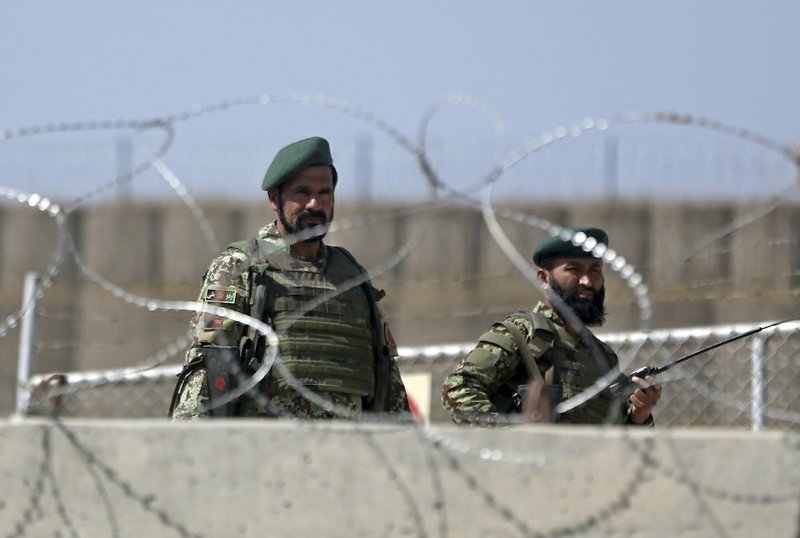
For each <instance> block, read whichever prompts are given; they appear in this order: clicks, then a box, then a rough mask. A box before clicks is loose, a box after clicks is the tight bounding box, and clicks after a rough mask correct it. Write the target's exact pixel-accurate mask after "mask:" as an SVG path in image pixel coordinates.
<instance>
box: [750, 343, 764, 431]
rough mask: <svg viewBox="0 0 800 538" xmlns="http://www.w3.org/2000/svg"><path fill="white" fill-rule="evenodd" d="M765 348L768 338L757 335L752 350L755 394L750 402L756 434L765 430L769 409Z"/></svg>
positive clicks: (751, 383)
mask: <svg viewBox="0 0 800 538" xmlns="http://www.w3.org/2000/svg"><path fill="white" fill-rule="evenodd" d="M765 348H766V338H764V336H763V335H761V334H757V335H755V336H754V337H753V340H752V349H751V352H750V368H751V381H750V386H751V389H752V392H753V396H752V401H751V402H750V413H751V417H752V418H751V420H752V430H753V431H754V432H760V431H763V430H764V411H765V410H766V407H767V402H766V400H767V390H766V385H765V379H766V375H765V372H764V358H765V357H764V355H765Z"/></svg>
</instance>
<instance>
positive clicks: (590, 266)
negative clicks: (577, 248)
mask: <svg viewBox="0 0 800 538" xmlns="http://www.w3.org/2000/svg"><path fill="white" fill-rule="evenodd" d="M538 274H539V279H540V280H541V282H542V287H543V288H544V289H545V290H546V291H547V293H548V294H553V293H554V294H556V295H558V296H559V297H560V298H561V299H563V300H564V303H566V305H567V306H568V307H569V308H571V309H572V310H573V312H574V313H575V315H576V316H578V319H580V320H581V321H582V322H583V323H586V324H587V325H600V324H602V323H603V321H604V320H605V305H604V303H605V296H606V288H605V277H604V275H603V262H602V261H600V260H598V259H596V258H556V259H555V260H553V261H552V265H551V268H550V270H549V271H548V270H544V269H540V270H539V273H538Z"/></svg>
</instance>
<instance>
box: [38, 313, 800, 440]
mask: <svg viewBox="0 0 800 538" xmlns="http://www.w3.org/2000/svg"><path fill="white" fill-rule="evenodd" d="M767 324H768V323H764V324H761V325H725V326H714V327H702V328H693V329H674V330H661V331H654V332H650V333H643V332H626V333H609V334H604V335H602V338H603V339H604V340H605V341H606V342H608V343H609V344H610V345H611V346H612V347H614V349H616V350H617V353H618V355H619V357H620V363H621V366H622V368H623V370H624V371H632V370H633V369H635V368H638V367H640V366H645V365H651V366H653V365H661V364H664V363H667V362H669V361H671V360H674V359H675V358H677V357H680V356H683V355H686V354H688V353H691V352H692V351H695V350H697V349H699V348H702V347H704V346H708V345H711V344H714V343H716V342H718V341H720V340H722V339H724V338H727V337H730V336H732V335H735V334H738V333H742V332H745V331H749V330H752V329H756V328H758V327H759V326H763V325H767ZM473 345H474V344H473V343H464V344H453V345H444V346H428V347H407V348H400V358H399V361H398V362H399V366H400V369H401V371H402V373H403V375H404V376H410V375H414V374H416V375H417V376H419V375H423V376H428V379H429V383H428V384H427V386H428V387H429V390H430V395H428V396H430V402H431V405H430V413H429V415H430V419H431V421H432V422H441V421H446V420H448V418H447V416H446V414H445V413H444V412H443V411H442V410H441V406H440V405H439V388H440V387H441V384H442V381H443V380H444V377H445V376H446V375H447V374H448V373H449V371H450V370H451V369H452V368H453V366H454V364H455V363H456V362H457V361H459V360H461V358H463V357H464V356H465V355H466V353H467V352H468V351H469V350H470V349H471V348H472V347H473ZM179 371H180V365H164V366H158V367H155V368H150V369H147V370H142V369H136V368H130V369H124V370H107V371H91V372H69V373H65V374H63V376H64V377H63V379H61V380H60V383H64V389H65V390H64V392H65V395H64V397H63V400H62V401H61V402H60V404H61V411H60V412H61V413H62V415H67V416H80V417H108V418H123V417H124V418H144V417H165V416H166V413H167V408H168V406H169V400H170V397H171V395H172V389H173V387H174V384H175V376H176V375H177V373H178V372H179ZM48 379H50V380H51V381H52V379H53V374H49V375H37V376H34V377H31V378H30V379H29V381H28V383H26V384H25V389H26V390H27V391H28V393H29V394H30V403H29V405H28V407H27V408H26V409H25V410H24V412H26V413H29V414H37V413H46V412H48V409H49V408H50V407H51V405H52V404H51V402H50V399H48V397H47V391H46V390H43V389H42V386H43V384H46V383H47V380H48ZM659 381H660V382H661V383H663V384H664V393H663V397H662V401H661V403H660V404H659V407H658V409H657V412H656V421H657V423H658V424H659V425H660V426H665V427H670V426H714V427H734V428H751V429H753V430H762V429H767V428H768V429H774V430H789V429H792V430H798V429H800V322H788V323H785V324H782V325H779V326H777V327H772V328H770V329H765V330H764V331H762V332H760V333H757V334H756V335H754V336H752V337H748V338H744V339H742V340H739V341H736V342H731V343H730V344H728V345H725V346H722V347H720V348H717V349H714V350H712V351H709V352H708V353H705V354H703V355H700V356H698V357H696V358H694V359H692V360H690V361H687V362H685V363H683V364H681V365H680V366H679V367H677V368H673V369H671V370H669V371H668V372H665V373H663V374H662V375H660V376H659ZM37 387H38V390H37Z"/></svg>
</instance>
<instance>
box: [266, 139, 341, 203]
mask: <svg viewBox="0 0 800 538" xmlns="http://www.w3.org/2000/svg"><path fill="white" fill-rule="evenodd" d="M319 165H328V166H330V167H331V172H333V186H334V187H335V186H336V180H337V179H338V177H337V174H336V168H334V167H333V157H331V147H330V145H328V141H327V140H325V139H324V138H322V137H319V136H312V137H311V138H306V139H304V140H299V141H297V142H294V143H292V144H289V145H288V146H286V147H285V148H283V149H281V150H280V151H279V152H278V153H276V154H275V158H274V159H272V164H270V165H269V168H268V169H267V173H266V174H265V175H264V181H263V182H262V183H261V188H262V189H263V190H267V189H271V188H272V187H280V186H281V185H283V184H284V183H286V182H287V181H289V180H290V179H292V178H293V177H294V176H295V174H297V172H299V171H300V170H302V169H303V168H308V167H309V166H319Z"/></svg>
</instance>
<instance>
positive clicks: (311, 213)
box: [278, 193, 333, 243]
mask: <svg viewBox="0 0 800 538" xmlns="http://www.w3.org/2000/svg"><path fill="white" fill-rule="evenodd" d="M309 217H314V218H318V219H319V220H320V221H322V222H321V223H320V224H315V225H314V226H319V227H320V229H321V230H322V231H321V232H320V233H318V234H317V235H314V236H312V237H309V238H308V239H303V240H302V241H298V243H319V242H321V241H322V238H323V237H325V235H327V233H328V228H327V226H326V227H324V228H322V225H324V224H328V222H329V220H328V216H327V215H326V214H325V212H324V211H315V210H313V209H304V210H303V211H301V212H300V213H298V214H297V218H296V219H295V222H300V221H301V220H302V219H305V218H309ZM278 220H280V221H281V224H282V225H283V227H284V229H285V230H286V231H287V232H288V233H289V234H290V235H291V234H296V233H297V232H299V231H300V230H302V229H303V228H301V227H300V226H298V225H297V224H289V221H288V219H287V218H286V213H284V212H283V197H282V196H281V193H278ZM330 220H333V210H331V219H330Z"/></svg>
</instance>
